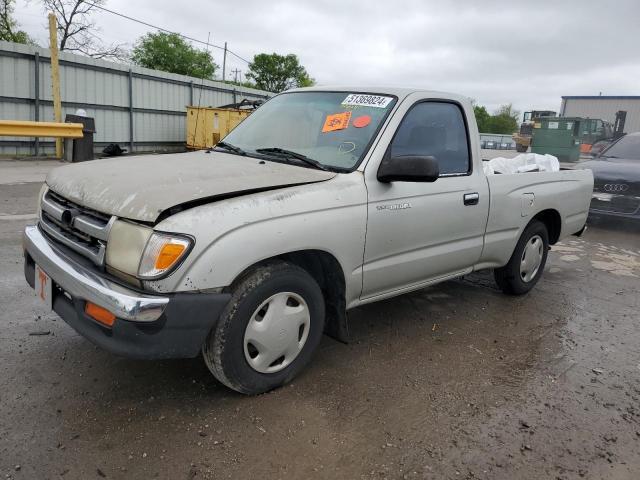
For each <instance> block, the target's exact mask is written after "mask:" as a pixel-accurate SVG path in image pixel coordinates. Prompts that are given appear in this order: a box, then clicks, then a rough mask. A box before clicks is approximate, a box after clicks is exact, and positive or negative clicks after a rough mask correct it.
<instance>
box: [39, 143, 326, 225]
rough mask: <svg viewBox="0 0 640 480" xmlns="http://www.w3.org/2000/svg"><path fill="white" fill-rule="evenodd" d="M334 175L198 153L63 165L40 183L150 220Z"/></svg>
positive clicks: (89, 204) (134, 217)
mask: <svg viewBox="0 0 640 480" xmlns="http://www.w3.org/2000/svg"><path fill="white" fill-rule="evenodd" d="M335 176H336V174H335V173H333V172H324V171H322V170H314V169H311V168H306V167H298V166H296V165H288V164H283V163H277V162H271V161H267V160H265V161H261V160H260V159H256V158H250V157H242V156H239V155H231V154H226V153H221V152H211V153H206V152H205V151H198V152H189V153H176V154H167V155H145V156H137V157H120V158H112V159H104V160H94V161H90V162H83V163H76V164H73V165H66V166H64V167H60V168H57V169H55V170H52V171H51V172H50V173H49V175H48V176H47V179H46V183H47V185H48V186H49V188H50V189H51V190H53V191H54V192H56V193H58V194H59V195H61V196H63V197H64V198H66V199H68V200H70V201H72V202H75V203H77V204H79V205H82V206H84V207H88V208H91V209H93V210H96V211H98V212H103V213H107V214H110V215H117V216H118V217H123V218H129V219H131V220H139V221H143V222H156V221H157V220H158V217H159V216H160V215H161V214H162V212H164V211H166V210H169V209H171V208H173V207H178V206H183V207H187V208H188V207H189V206H195V205H199V204H202V203H205V202H208V201H215V200H216V199H222V198H229V197H233V196H237V195H242V194H247V193H252V192H257V191H264V190H273V189H276V188H283V187H288V186H292V185H300V184H305V183H315V182H321V181H324V180H329V179H331V178H333V177H335Z"/></svg>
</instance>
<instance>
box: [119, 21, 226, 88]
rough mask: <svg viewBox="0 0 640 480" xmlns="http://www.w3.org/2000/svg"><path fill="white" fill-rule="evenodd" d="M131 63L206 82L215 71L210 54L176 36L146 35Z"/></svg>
mask: <svg viewBox="0 0 640 480" xmlns="http://www.w3.org/2000/svg"><path fill="white" fill-rule="evenodd" d="M131 60H133V62H134V63H135V64H137V65H140V66H141V67H147V68H153V69H155V70H162V71H165V72H171V73H178V74H180V75H190V76H192V77H198V78H208V79H212V78H213V75H214V73H215V71H216V69H217V68H218V65H216V64H215V63H214V61H213V58H212V57H211V54H210V53H209V52H206V51H203V50H198V49H197V48H194V47H193V46H192V45H191V44H190V43H189V42H187V41H186V40H184V39H183V38H182V37H181V36H180V35H178V34H177V33H163V32H159V33H147V34H146V35H144V36H143V37H141V38H140V39H139V40H138V43H136V46H135V47H134V48H133V52H132V53H131Z"/></svg>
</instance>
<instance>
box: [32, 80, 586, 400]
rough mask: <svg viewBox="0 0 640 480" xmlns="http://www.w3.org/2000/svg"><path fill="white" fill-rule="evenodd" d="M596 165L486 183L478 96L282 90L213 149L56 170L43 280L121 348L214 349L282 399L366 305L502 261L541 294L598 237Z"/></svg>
mask: <svg viewBox="0 0 640 480" xmlns="http://www.w3.org/2000/svg"><path fill="white" fill-rule="evenodd" d="M592 188H593V176H592V173H591V172H590V171H589V170H560V171H553V172H549V171H537V172H527V173H517V174H502V175H499V174H496V175H485V173H484V172H483V167H482V160H481V157H480V145H479V136H478V130H477V126H476V121H475V118H474V114H473V108H472V105H471V102H470V101H469V99H468V98H466V97H462V96H458V95H452V94H447V93H440V92H432V91H422V90H411V89H398V88H374V89H365V90H363V89H362V88H357V87H340V88H326V87H325V88H316V87H314V88H306V89H296V90H292V91H288V92H285V93H282V94H280V95H277V96H275V97H273V98H272V99H270V100H269V101H268V102H266V103H265V104H264V105H262V106H261V107H260V108H259V109H258V110H256V111H255V112H254V113H252V114H251V116H249V117H248V118H247V119H246V120H245V121H244V122H242V123H241V124H240V125H239V126H237V127H236V128H235V129H234V130H233V131H231V132H230V133H229V134H228V135H227V136H226V137H225V138H224V139H223V141H221V142H219V143H218V144H217V145H216V146H215V147H214V148H212V149H210V150H207V151H197V152H190V153H177V154H167V155H154V156H152V155H149V156H138V157H124V158H122V157H121V158H117V159H105V160H97V161H93V162H85V163H79V164H74V165H68V166H63V167H61V168H58V169H56V170H53V171H51V173H50V174H49V175H48V176H47V178H46V182H45V184H44V185H43V188H42V191H41V193H40V198H39V208H38V222H37V225H35V226H29V227H27V228H26V229H25V231H24V256H25V263H24V271H25V277H26V280H27V282H28V283H29V284H30V285H31V287H33V288H34V289H35V292H36V294H37V296H38V297H40V298H41V299H42V300H43V301H44V302H46V304H47V305H48V306H49V307H50V308H52V309H53V310H54V311H55V312H56V313H57V314H58V315H59V316H60V317H62V318H63V319H64V320H65V321H66V322H67V323H68V324H69V325H70V326H71V327H73V328H74V329H75V330H76V331H77V332H79V333H80V334H81V335H83V336H84V337H86V338H87V339H89V340H90V341H92V342H93V343H95V344H96V345H98V346H100V347H102V348H104V349H106V350H108V351H110V352H113V353H114V354H116V355H122V356H126V357H133V358H141V359H160V358H186V357H196V356H197V355H199V354H201V355H202V356H203V358H204V361H205V363H206V365H207V367H208V368H209V369H210V371H211V373H212V374H213V375H214V376H215V377H216V378H217V379H218V380H219V381H220V382H222V383H223V384H225V385H227V386H228V387H230V388H232V389H234V390H236V391H238V392H242V393H245V394H257V393H261V392H265V391H268V390H270V389H273V388H276V387H278V386H280V385H283V384H284V383H286V382H288V381H290V380H291V379H292V378H294V377H295V376H296V375H297V374H298V373H299V372H300V371H301V369H302V368H303V367H304V366H305V365H306V364H307V363H308V362H309V360H310V359H311V357H312V355H313V353H314V350H316V348H317V346H318V344H319V342H320V339H321V336H322V334H323V332H324V333H327V334H328V335H330V336H332V337H334V338H337V339H339V340H342V341H346V340H347V338H348V325H347V311H348V310H349V309H352V308H354V307H357V306H359V305H363V304H366V303H370V302H375V301H378V300H382V299H386V298H389V297H393V296H395V295H400V294H403V293H405V292H409V291H412V290H416V289H421V288H424V287H426V286H429V285H433V284H435V283H438V282H443V281H446V280H450V279H453V278H456V277H461V276H463V275H466V274H469V273H471V272H473V271H477V270H484V269H492V270H493V272H494V276H495V279H496V281H497V284H498V285H499V287H500V288H501V289H502V290H503V291H504V292H505V293H507V294H512V295H521V294H525V293H527V292H528V291H529V290H530V289H531V288H533V286H534V285H535V284H536V283H537V282H538V280H539V279H540V276H541V275H542V272H543V269H544V266H545V262H546V259H547V252H548V250H549V245H553V244H554V243H556V242H558V241H559V240H560V239H562V238H564V237H565V236H567V235H571V234H580V233H581V232H582V231H583V229H584V228H585V222H586V219H587V214H588V211H589V202H590V199H591V193H592Z"/></svg>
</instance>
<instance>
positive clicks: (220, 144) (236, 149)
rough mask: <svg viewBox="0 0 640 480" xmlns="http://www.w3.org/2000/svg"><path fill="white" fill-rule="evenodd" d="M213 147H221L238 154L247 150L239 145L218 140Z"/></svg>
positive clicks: (242, 153) (243, 153) (244, 153)
mask: <svg viewBox="0 0 640 480" xmlns="http://www.w3.org/2000/svg"><path fill="white" fill-rule="evenodd" d="M214 148H222V149H223V150H228V151H230V152H233V153H237V154H238V155H246V154H247V152H245V151H244V150H242V149H241V148H240V147H236V146H235V145H231V144H230V143H227V142H218V143H216V146H215V147H214Z"/></svg>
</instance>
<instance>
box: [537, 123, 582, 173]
mask: <svg viewBox="0 0 640 480" xmlns="http://www.w3.org/2000/svg"><path fill="white" fill-rule="evenodd" d="M582 121H584V119H582V118H579V117H541V118H538V119H537V121H536V123H535V124H534V125H533V135H532V137H531V152H533V153H540V154H545V153H548V154H549V155H554V156H556V157H558V160H560V161H561V162H577V161H578V160H580V143H581V141H580V133H581V132H580V123H581V122H582Z"/></svg>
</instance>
